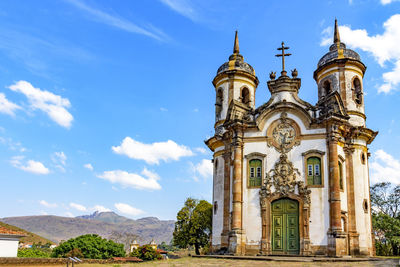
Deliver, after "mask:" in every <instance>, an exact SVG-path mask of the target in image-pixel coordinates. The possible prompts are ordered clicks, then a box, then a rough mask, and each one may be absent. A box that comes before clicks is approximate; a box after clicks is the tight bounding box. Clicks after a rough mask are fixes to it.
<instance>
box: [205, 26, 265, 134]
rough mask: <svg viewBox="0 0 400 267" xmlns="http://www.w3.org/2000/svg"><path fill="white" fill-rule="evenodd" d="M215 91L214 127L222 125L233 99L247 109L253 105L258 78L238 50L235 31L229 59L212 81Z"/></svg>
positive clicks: (252, 107)
mask: <svg viewBox="0 0 400 267" xmlns="http://www.w3.org/2000/svg"><path fill="white" fill-rule="evenodd" d="M212 83H213V85H214V87H215V92H216V100H215V129H216V131H217V129H218V128H220V127H222V124H223V123H224V122H225V120H226V116H227V113H228V107H229V105H230V104H231V102H232V101H233V100H235V101H236V102H239V103H241V104H243V106H244V107H245V108H246V107H247V108H249V109H254V107H255V93H256V89H257V86H258V78H257V76H256V75H255V71H254V69H253V67H252V66H250V64H248V63H246V62H245V61H244V59H243V56H242V55H241V54H240V52H239V39H238V32H237V31H236V33H235V40H234V44H233V54H232V55H230V56H229V61H228V62H225V63H224V64H222V65H221V66H220V67H219V68H218V71H217V75H216V76H215V78H214V80H213V81H212Z"/></svg>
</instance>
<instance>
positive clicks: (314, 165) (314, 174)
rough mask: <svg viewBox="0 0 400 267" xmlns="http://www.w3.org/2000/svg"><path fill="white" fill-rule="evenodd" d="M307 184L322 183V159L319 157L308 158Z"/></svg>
mask: <svg viewBox="0 0 400 267" xmlns="http://www.w3.org/2000/svg"><path fill="white" fill-rule="evenodd" d="M307 185H322V179H321V159H320V158H318V157H309V158H308V159H307Z"/></svg>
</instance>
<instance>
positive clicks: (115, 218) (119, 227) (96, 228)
mask: <svg viewBox="0 0 400 267" xmlns="http://www.w3.org/2000/svg"><path fill="white" fill-rule="evenodd" d="M0 221H2V222H4V223H7V224H12V225H16V226H18V227H21V228H23V229H26V230H28V231H31V232H33V233H35V234H37V235H40V236H43V237H45V238H47V239H50V240H52V241H54V242H56V243H59V242H60V241H61V240H68V239H70V238H73V237H77V236H80V235H83V234H98V235H100V236H103V237H105V238H110V237H111V234H114V233H115V232H118V233H127V234H135V235H138V236H139V238H138V241H139V242H140V243H147V242H150V241H151V240H152V239H154V241H156V242H157V243H161V242H163V241H164V242H167V243H169V242H170V241H171V239H172V233H173V231H174V223H175V221H172V220H168V221H163V220H159V219H158V218H156V217H147V218H142V219H138V220H132V219H129V218H126V217H123V216H120V215H118V214H116V213H115V212H95V213H93V214H91V215H84V216H78V217H76V218H69V217H60V216H51V215H41V216H21V217H7V218H1V219H0Z"/></svg>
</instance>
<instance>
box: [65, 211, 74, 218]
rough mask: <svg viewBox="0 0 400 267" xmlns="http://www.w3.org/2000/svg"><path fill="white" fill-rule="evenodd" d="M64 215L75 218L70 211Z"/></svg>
mask: <svg viewBox="0 0 400 267" xmlns="http://www.w3.org/2000/svg"><path fill="white" fill-rule="evenodd" d="M64 215H65V216H67V217H75V216H74V214H72V213H71V212H69V211H67V212H65V213H64Z"/></svg>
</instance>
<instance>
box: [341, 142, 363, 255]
mask: <svg viewBox="0 0 400 267" xmlns="http://www.w3.org/2000/svg"><path fill="white" fill-rule="evenodd" d="M344 152H345V154H346V185H347V210H348V223H347V225H348V237H349V252H350V255H352V256H355V255H359V254H360V245H359V234H358V233H357V223H356V221H357V218H356V210H355V208H356V205H355V195H354V170H353V153H354V148H353V147H346V148H345V149H344Z"/></svg>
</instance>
